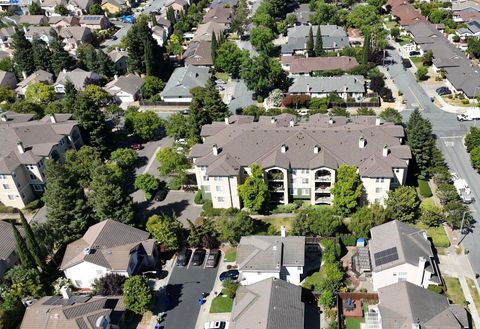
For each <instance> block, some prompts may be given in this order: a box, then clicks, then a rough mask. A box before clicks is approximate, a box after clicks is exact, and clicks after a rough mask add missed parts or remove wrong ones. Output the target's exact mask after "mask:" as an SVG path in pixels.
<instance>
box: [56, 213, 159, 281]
mask: <svg viewBox="0 0 480 329" xmlns="http://www.w3.org/2000/svg"><path fill="white" fill-rule="evenodd" d="M149 236H150V233H148V232H145V231H142V230H139V229H136V228H134V227H131V226H129V225H126V224H123V223H120V222H118V221H115V220H111V219H107V220H104V221H103V222H100V223H98V224H95V225H93V226H90V227H89V228H88V230H87V232H86V233H85V234H84V235H83V237H82V238H80V239H78V240H76V241H74V242H72V243H70V244H69V245H68V246H67V250H66V251H65V256H64V257H63V261H62V264H61V265H60V270H62V271H63V272H64V274H65V277H66V278H67V279H70V280H71V281H72V283H73V285H74V286H75V287H76V288H82V289H89V288H91V286H92V284H93V281H95V279H98V278H101V277H103V276H105V275H106V274H108V273H117V274H120V275H124V276H127V277H128V276H132V275H137V274H139V273H141V272H142V271H143V270H145V269H146V268H153V267H155V266H156V264H157V257H158V247H157V246H156V244H155V240H153V239H150V238H149Z"/></svg>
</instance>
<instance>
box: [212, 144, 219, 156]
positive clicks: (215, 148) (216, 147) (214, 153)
mask: <svg viewBox="0 0 480 329" xmlns="http://www.w3.org/2000/svg"><path fill="white" fill-rule="evenodd" d="M212 153H213V155H218V146H217V144H213V146H212Z"/></svg>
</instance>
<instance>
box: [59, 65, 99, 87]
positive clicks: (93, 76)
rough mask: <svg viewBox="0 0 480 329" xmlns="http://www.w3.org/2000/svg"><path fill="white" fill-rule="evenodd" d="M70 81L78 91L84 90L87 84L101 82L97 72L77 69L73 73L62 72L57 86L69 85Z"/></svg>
mask: <svg viewBox="0 0 480 329" xmlns="http://www.w3.org/2000/svg"><path fill="white" fill-rule="evenodd" d="M67 80H70V81H71V82H72V83H73V84H74V86H75V89H77V90H83V88H84V87H85V85H86V84H88V83H89V82H92V81H100V77H99V75H98V74H97V73H95V72H87V71H84V70H82V69H78V68H77V69H75V70H73V71H60V73H59V74H58V77H57V81H55V85H57V84H62V85H64V84H65V83H67Z"/></svg>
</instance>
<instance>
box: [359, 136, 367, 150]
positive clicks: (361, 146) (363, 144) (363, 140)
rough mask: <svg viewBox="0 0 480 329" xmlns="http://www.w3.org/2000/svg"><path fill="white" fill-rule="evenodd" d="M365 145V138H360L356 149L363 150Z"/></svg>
mask: <svg viewBox="0 0 480 329" xmlns="http://www.w3.org/2000/svg"><path fill="white" fill-rule="evenodd" d="M365 145H367V140H366V139H365V137H363V136H360V138H359V139H358V147H359V148H361V149H363V148H365Z"/></svg>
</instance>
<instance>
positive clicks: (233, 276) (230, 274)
mask: <svg viewBox="0 0 480 329" xmlns="http://www.w3.org/2000/svg"><path fill="white" fill-rule="evenodd" d="M239 275H240V272H238V270H228V271H225V272H222V273H220V281H224V280H226V279H230V280H232V281H236V280H238V276H239Z"/></svg>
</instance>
